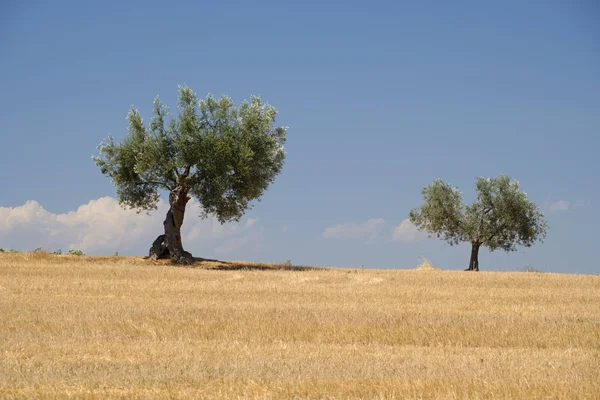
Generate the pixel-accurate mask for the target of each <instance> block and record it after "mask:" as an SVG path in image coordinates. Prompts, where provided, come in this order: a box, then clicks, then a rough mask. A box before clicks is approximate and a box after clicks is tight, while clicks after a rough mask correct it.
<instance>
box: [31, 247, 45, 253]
mask: <svg viewBox="0 0 600 400" xmlns="http://www.w3.org/2000/svg"><path fill="white" fill-rule="evenodd" d="M33 252H34V253H45V252H46V250H44V249H42V248H41V247H36V249H35V250H34V251H33Z"/></svg>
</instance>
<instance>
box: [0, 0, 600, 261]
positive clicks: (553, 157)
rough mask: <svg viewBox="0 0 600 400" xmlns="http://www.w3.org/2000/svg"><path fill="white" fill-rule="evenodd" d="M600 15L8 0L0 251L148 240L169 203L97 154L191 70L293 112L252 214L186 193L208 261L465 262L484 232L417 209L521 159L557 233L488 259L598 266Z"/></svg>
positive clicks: (192, 232) (520, 5) (556, 10)
mask: <svg viewBox="0 0 600 400" xmlns="http://www.w3.org/2000/svg"><path fill="white" fill-rule="evenodd" d="M290 3H291V2H290ZM599 21H600V6H599V5H598V3H596V2H594V1H591V0H589V1H585V0H581V1H572V2H564V1H539V2H536V1H532V2H522V1H503V2H493V3H492V2H477V1H465V2H461V1H458V2H432V1H424V2H410V3H409V2H397V1H396V2H391V1H390V2H375V1H374V2H351V1H345V2H312V1H305V2H295V4H288V3H287V2H276V1H272V2H271V1H263V2H210V3H208V2H207V3H205V2H177V3H173V4H168V3H166V2H148V1H145V2H127V3H126V4H125V2H111V1H106V2H95V3H91V2H77V1H72V2H67V1H59V2H53V3H52V4H50V3H48V2H36V1H23V2H17V1H12V2H10V1H9V2H2V4H1V5H0V39H1V40H0V54H1V58H2V62H1V63H0V110H1V113H2V114H1V118H0V135H1V137H0V139H1V142H0V143H1V146H2V157H1V158H0V177H1V180H2V183H3V185H2V189H0V247H4V248H11V247H12V248H16V249H22V250H25V249H32V248H35V247H38V246H42V247H49V248H52V249H53V248H59V247H60V248H63V249H66V248H69V247H78V248H83V249H84V250H86V252H88V253H90V254H112V253H114V252H115V251H119V252H120V253H121V254H145V253H146V252H147V249H148V247H149V245H150V242H151V241H152V239H153V238H154V237H155V236H156V235H158V234H159V233H160V230H161V228H162V223H161V221H162V217H163V215H162V214H161V215H153V216H152V217H147V216H143V215H142V216H138V215H135V213H130V212H125V211H123V210H121V209H120V208H119V207H118V206H116V205H115V204H114V196H115V190H114V187H113V186H112V183H111V182H110V181H109V180H108V179H106V178H105V177H104V176H103V175H101V174H100V172H99V170H98V168H97V167H96V166H95V165H94V163H93V162H92V161H91V159H90V156H91V155H92V154H94V153H96V146H97V145H98V143H99V142H100V141H101V140H102V139H104V138H105V137H107V136H108V135H109V134H110V135H113V136H114V137H115V138H117V139H120V138H122V137H123V136H124V135H125V134H126V127H127V125H126V121H125V116H126V114H127V111H128V108H129V106H130V105H132V104H133V105H135V106H136V107H137V108H138V109H139V110H140V112H141V113H142V115H143V116H144V117H146V119H147V120H148V119H149V117H150V111H151V106H152V99H153V98H154V97H155V96H156V95H157V94H159V95H160V96H161V100H162V101H163V102H164V103H166V104H169V105H171V106H173V108H174V105H175V102H176V96H177V85H180V84H187V85H189V86H190V87H192V88H193V89H194V90H195V91H196V92H197V93H198V95H200V96H204V95H206V94H207V93H209V92H210V93H213V94H215V95H221V94H227V95H229V96H231V97H232V98H233V99H234V101H235V102H236V103H239V102H240V101H241V100H244V99H247V98H249V96H250V95H251V94H259V95H261V97H262V98H263V100H266V101H267V102H269V103H271V104H272V105H274V106H275V107H276V108H277V109H278V110H279V116H278V123H279V124H281V125H286V126H289V127H290V129H289V133H288V142H287V144H286V151H287V154H288V156H287V161H286V165H285V167H284V171H283V173H282V174H281V175H280V176H279V177H278V178H277V180H276V181H275V183H274V184H273V185H272V186H271V188H270V189H269V190H268V192H267V193H266V194H265V195H264V196H263V198H262V201H261V202H256V203H255V206H254V208H253V209H252V210H250V211H249V212H248V213H247V214H246V216H245V218H244V219H242V221H241V222H240V224H230V225H226V226H219V225H218V224H216V223H215V221H212V220H206V221H202V220H200V219H199V218H197V217H196V215H197V213H196V214H193V212H192V211H190V210H192V208H193V207H194V205H191V206H190V207H191V208H190V210H188V214H187V215H186V222H185V224H184V228H185V229H184V231H185V234H186V236H184V246H185V247H186V248H187V249H188V250H190V251H191V252H192V253H194V254H195V255H198V256H208V257H220V258H225V259H250V260H261V261H273V262H275V261H285V260H288V259H289V260H291V261H292V262H293V263H295V264H311V265H332V266H343V267H360V266H361V265H364V266H365V267H368V268H414V267H415V266H416V265H417V264H418V263H419V257H421V256H424V257H427V258H428V259H430V260H431V261H432V262H433V263H434V264H435V265H437V266H438V267H440V268H443V269H464V268H465V267H466V265H467V264H468V257H469V248H468V246H467V245H463V246H458V247H450V246H448V245H446V244H445V243H443V242H441V241H438V240H433V239H425V240H423V239H422V237H421V236H420V235H418V234H416V233H415V232H413V231H412V230H411V229H410V228H411V227H410V226H407V224H406V223H405V224H404V225H402V222H403V221H404V220H405V219H406V218H407V215H408V212H409V211H410V209H412V208H414V207H416V206H418V205H419V204H420V202H421V196H420V191H421V188H422V187H423V186H425V185H427V184H429V183H430V182H431V181H433V180H434V179H435V178H438V177H441V178H443V179H445V180H447V181H449V182H450V183H452V184H453V185H456V186H458V187H459V188H460V189H461V190H462V191H463V193H464V196H465V201H466V202H470V201H472V200H473V199H474V192H473V186H474V181H475V178H476V177H477V176H486V177H488V176H496V175H498V174H502V173H506V174H509V175H510V176H511V177H513V178H515V179H518V180H519V181H520V182H521V187H522V189H523V190H524V191H526V192H527V193H528V196H529V198H530V199H531V200H533V201H535V202H536V203H538V204H539V205H540V207H541V208H542V209H543V210H544V211H545V212H546V214H547V218H548V222H549V224H550V227H551V229H550V231H549V234H548V237H547V239H546V241H545V242H544V243H543V244H538V245H536V246H534V247H533V248H529V249H520V250H519V251H518V252H515V253H510V254H506V253H502V252H495V253H492V254H489V253H488V252H487V251H482V253H481V254H480V265H481V268H482V269H484V270H498V271H507V270H518V269H522V268H524V267H525V266H526V265H528V264H531V265H533V266H534V267H535V268H538V269H540V270H543V271H552V272H574V273H600V262H599V261H598V255H597V252H596V251H595V250H596V248H597V243H596V242H597V240H596V238H597V229H596V227H597V226H598V225H599V223H600V209H599V207H600V178H599V176H598V175H599V171H600V168H599V167H598V166H599V162H598V159H597V154H598V148H599V147H600V23H598V22H599ZM106 197H111V198H112V199H111V198H106ZM160 211H161V212H163V211H164V209H161V210H160ZM111 232H112V233H113V235H111Z"/></svg>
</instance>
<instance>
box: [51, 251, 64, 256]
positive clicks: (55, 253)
mask: <svg viewBox="0 0 600 400" xmlns="http://www.w3.org/2000/svg"><path fill="white" fill-rule="evenodd" d="M52 254H54V255H55V256H60V255H62V250H61V249H58V250H55V251H54V252H53V253H52Z"/></svg>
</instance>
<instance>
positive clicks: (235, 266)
mask: <svg viewBox="0 0 600 400" xmlns="http://www.w3.org/2000/svg"><path fill="white" fill-rule="evenodd" d="M208 269H212V270H217V271H322V270H324V268H319V267H309V266H305V265H288V264H261V263H236V262H233V263H231V262H228V263H224V264H222V265H216V266H212V267H208Z"/></svg>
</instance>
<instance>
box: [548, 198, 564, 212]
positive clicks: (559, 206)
mask: <svg viewBox="0 0 600 400" xmlns="http://www.w3.org/2000/svg"><path fill="white" fill-rule="evenodd" d="M548 209H549V210H550V212H561V211H567V210H568V209H569V202H568V201H565V200H559V201H557V202H555V203H552V204H550V205H549V206H548Z"/></svg>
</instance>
